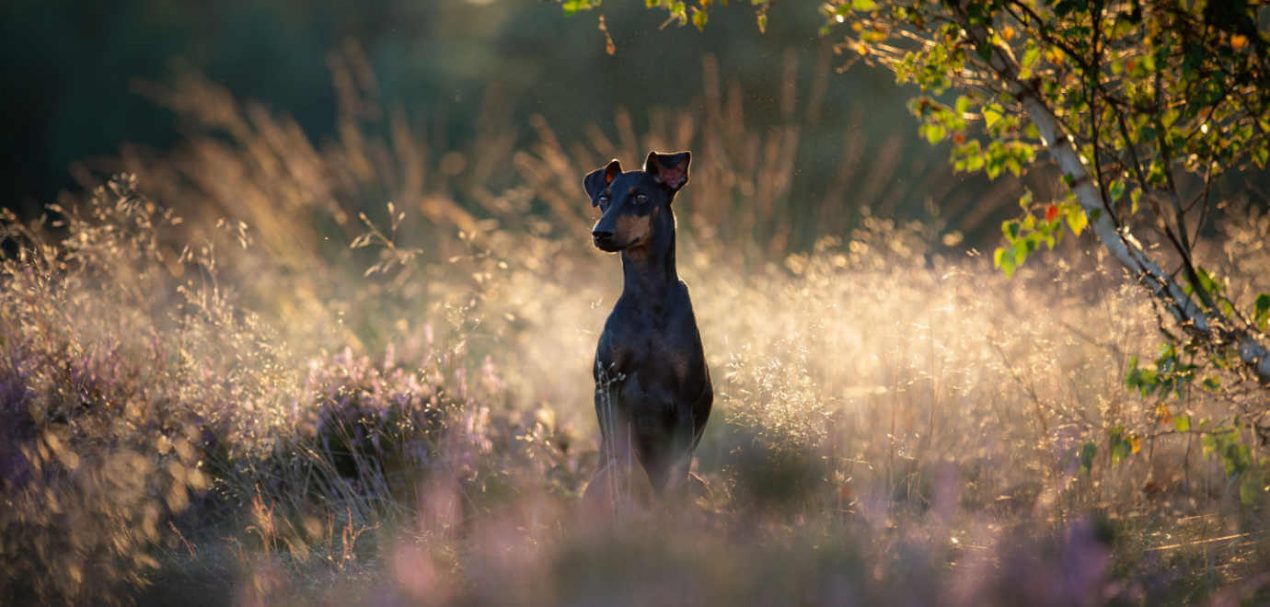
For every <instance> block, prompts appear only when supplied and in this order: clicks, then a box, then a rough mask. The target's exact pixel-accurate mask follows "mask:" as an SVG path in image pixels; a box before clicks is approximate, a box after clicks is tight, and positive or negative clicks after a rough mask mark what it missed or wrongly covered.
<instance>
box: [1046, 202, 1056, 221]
mask: <svg viewBox="0 0 1270 607" xmlns="http://www.w3.org/2000/svg"><path fill="white" fill-rule="evenodd" d="M1055 219H1058V205H1055V204H1051V205H1050V206H1048V207H1045V221H1054V220H1055Z"/></svg>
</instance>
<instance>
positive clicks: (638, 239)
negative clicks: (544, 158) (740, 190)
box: [582, 152, 692, 253]
mask: <svg viewBox="0 0 1270 607" xmlns="http://www.w3.org/2000/svg"><path fill="white" fill-rule="evenodd" d="M691 161H692V154H691V153H689V152H678V153H675V154H658V153H657V152H649V153H648V158H647V159H646V160H645V161H644V170H642V171H628V172H622V163H620V162H618V161H616V160H613V161H611V162H609V164H608V166H605V167H602V168H599V169H596V170H594V171H592V172H591V174H589V175H587V176H586V179H585V180H583V182H582V185H583V187H585V188H586V193H587V195H588V196H590V197H591V206H594V207H599V208H600V212H601V213H602V215H601V216H600V220H599V221H597V222H595V227H594V228H592V229H591V237H592V239H593V240H594V241H595V246H596V247H599V248H600V249H601V250H604V251H608V252H610V253H613V252H616V251H623V250H626V249H633V248H639V247H642V246H645V245H647V244H648V242H649V240H650V239H651V238H652V236H653V230H654V228H655V226H656V225H657V223H656V221H657V218H658V217H659V216H661V214H662V213H664V212H666V211H668V210H669V208H670V203H671V202H672V201H674V199H675V193H676V192H678V191H679V189H680V188H682V187H683V186H684V184H686V183H688V163H689V162H691Z"/></svg>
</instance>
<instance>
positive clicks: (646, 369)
mask: <svg viewBox="0 0 1270 607" xmlns="http://www.w3.org/2000/svg"><path fill="white" fill-rule="evenodd" d="M695 329H696V327H695V326H694V323H693V322H692V319H691V317H688V318H687V319H682V318H677V317H676V316H675V315H664V316H661V317H658V316H657V315H655V314H652V313H647V314H641V315H638V316H634V317H626V318H620V319H619V322H616V323H613V324H611V325H610V326H609V327H608V333H609V335H608V336H607V338H608V341H609V351H610V355H611V357H612V360H611V361H609V362H610V363H611V364H613V365H614V367H615V368H617V369H621V370H625V372H627V373H631V372H637V373H638V374H639V375H640V384H642V385H643V386H644V388H645V389H646V390H648V391H651V392H659V391H661V390H663V389H671V390H674V389H677V388H679V387H681V386H683V385H684V383H685V382H687V381H688V380H689V379H690V378H691V377H692V375H693V371H694V367H695V366H699V365H700V364H701V360H702V354H701V351H700V345H699V342H698V341H697V339H695Z"/></svg>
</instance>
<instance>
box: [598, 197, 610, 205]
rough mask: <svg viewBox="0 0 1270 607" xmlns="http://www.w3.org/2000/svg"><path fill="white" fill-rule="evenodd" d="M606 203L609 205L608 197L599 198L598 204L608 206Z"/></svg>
mask: <svg viewBox="0 0 1270 607" xmlns="http://www.w3.org/2000/svg"><path fill="white" fill-rule="evenodd" d="M608 203H609V197H608V196H601V197H600V204H608Z"/></svg>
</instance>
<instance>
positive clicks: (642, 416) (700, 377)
mask: <svg viewBox="0 0 1270 607" xmlns="http://www.w3.org/2000/svg"><path fill="white" fill-rule="evenodd" d="M690 160H691V156H690V155H689V153H687V152H681V153H679V154H657V153H650V154H649V155H648V159H647V160H646V161H645V164H644V170H642V171H629V172H622V169H621V165H620V164H619V163H618V161H616V160H614V161H612V162H610V163H609V164H608V166H606V167H604V168H601V169H598V170H596V171H594V172H592V173H591V174H590V175H588V176H587V178H586V181H585V183H584V185H585V187H586V190H587V193H588V194H589V195H590V197H591V203H592V204H593V205H595V206H598V207H600V209H601V210H602V211H603V216H601V218H600V220H599V221H598V222H596V224H595V227H594V228H593V230H592V236H593V239H594V242H595V245H596V246H597V247H599V248H600V249H602V250H604V251H608V252H620V254H621V258H622V275H623V281H624V284H623V288H622V295H621V297H619V298H618V300H617V303H616V304H615V305H614V306H613V311H612V312H611V313H610V314H609V317H608V320H607V321H606V322H605V323H604V333H603V334H602V335H601V336H600V341H599V345H598V346H597V347H596V352H595V366H594V372H595V379H596V385H597V390H596V414H597V416H598V417H599V420H600V429H601V435H602V443H601V448H600V458H601V465H602V466H605V465H606V464H611V463H613V462H620V461H630V458H631V456H634V459H635V460H636V461H638V462H639V463H640V465H641V466H642V467H643V469H644V471H645V472H646V473H647V474H648V479H649V481H650V483H651V485H652V488H653V490H654V491H655V492H657V493H658V494H660V493H663V492H664V491H666V490H667V489H671V488H675V487H678V486H681V485H682V484H683V483H684V481H686V480H687V479H688V474H689V467H690V465H691V463H692V453H693V450H694V449H696V446H697V443H698V441H700V440H701V433H702V431H703V430H705V425H706V420H707V419H708V418H709V417H710V407H711V403H712V402H713V400H714V392H713V388H712V387H711V385H710V370H709V369H708V368H707V366H706V360H705V354H704V352H703V351H702V348H701V335H700V333H699V332H698V330H697V321H696V317H695V316H694V315H693V312H692V301H691V299H690V298H689V297H688V286H687V285H685V284H684V283H683V282H682V281H681V280H679V275H678V273H677V272H676V270H675V216H674V212H673V211H672V210H671V202H673V200H674V197H675V194H676V193H677V192H678V191H679V189H680V188H681V187H683V185H684V184H685V183H687V181H688V164H689V162H690ZM597 476H598V475H597ZM593 485H595V483H593ZM591 491H592V489H591V488H590V487H589V488H588V493H590V492H591Z"/></svg>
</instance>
